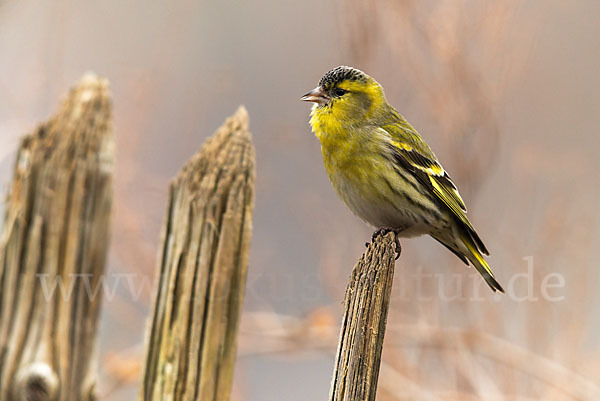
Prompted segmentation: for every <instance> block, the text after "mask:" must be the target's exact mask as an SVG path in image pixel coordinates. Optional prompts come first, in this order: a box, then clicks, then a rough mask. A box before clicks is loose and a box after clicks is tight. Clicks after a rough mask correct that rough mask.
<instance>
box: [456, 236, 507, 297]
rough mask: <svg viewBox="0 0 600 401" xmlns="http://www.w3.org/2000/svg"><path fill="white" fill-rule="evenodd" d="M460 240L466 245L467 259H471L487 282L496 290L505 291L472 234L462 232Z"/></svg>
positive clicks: (464, 253)
mask: <svg viewBox="0 0 600 401" xmlns="http://www.w3.org/2000/svg"><path fill="white" fill-rule="evenodd" d="M460 240H461V241H462V243H463V244H464V246H465V247H466V252H462V253H463V255H464V256H465V257H466V258H467V259H469V261H470V262H471V264H472V265H473V266H475V268H476V269H477V271H478V272H479V274H481V275H482V276H483V279H484V280H485V282H486V283H487V284H488V285H489V286H490V288H491V289H492V290H493V291H494V292H496V291H500V292H502V293H503V292H504V288H502V286H501V285H500V283H498V281H496V279H495V278H494V273H492V269H491V268H490V265H488V263H487V262H486V261H485V259H484V258H483V255H482V254H481V252H480V251H479V249H478V247H477V245H476V244H475V242H474V241H473V238H471V236H470V235H469V234H468V233H466V232H465V233H462V235H461V236H460Z"/></svg>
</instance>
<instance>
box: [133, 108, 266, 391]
mask: <svg viewBox="0 0 600 401" xmlns="http://www.w3.org/2000/svg"><path fill="white" fill-rule="evenodd" d="M254 174H255V173H254V146H253V145H252V139H251V135H250V132H249V131H248V114H247V112H246V110H245V109H244V108H243V107H240V109H238V111H237V112H236V113H235V115H234V116H233V117H231V118H229V119H228V120H227V121H226V122H225V124H224V125H223V126H222V127H221V128H219V130H217V132H216V133H215V134H214V135H213V136H212V137H211V138H210V139H209V140H208V141H207V142H206V143H205V144H204V145H203V146H202V148H201V149H200V151H199V152H198V153H197V154H196V155H195V156H194V157H193V158H192V159H191V160H190V161H189V162H188V163H187V164H186V165H185V166H184V167H183V169H182V170H181V172H180V173H179V175H178V176H177V177H176V178H175V180H174V181H173V182H172V183H171V185H170V189H169V205H168V208H167V216H166V219H165V224H164V231H163V239H162V250H161V255H160V262H159V264H160V268H159V278H158V289H157V295H156V300H155V305H154V312H153V315H152V321H151V326H150V331H149V335H148V338H147V347H148V350H147V357H146V365H145V372H144V376H143V381H142V385H141V387H142V388H141V393H140V400H144V401H150V400H156V401H162V400H173V401H183V400H186V401H187V400H211V401H225V400H228V399H229V394H230V391H231V382H232V377H233V366H234V360H235V352H236V335H237V328H238V318H239V315H240V309H241V305H242V299H243V294H244V286H245V281H246V270H247V265H248V251H249V244H250V237H251V232H252V212H253V207H254Z"/></svg>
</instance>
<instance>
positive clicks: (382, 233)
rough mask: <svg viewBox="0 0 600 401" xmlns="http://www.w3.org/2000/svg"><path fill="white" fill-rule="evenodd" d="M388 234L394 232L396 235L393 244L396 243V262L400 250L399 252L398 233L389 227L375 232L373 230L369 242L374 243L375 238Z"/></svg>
mask: <svg viewBox="0 0 600 401" xmlns="http://www.w3.org/2000/svg"><path fill="white" fill-rule="evenodd" d="M389 232H394V233H395V234H396V236H395V237H394V238H395V242H396V259H395V260H398V258H399V257H400V250H401V246H400V239H399V238H398V231H397V230H396V229H394V228H391V227H381V228H378V229H377V230H375V231H374V232H373V235H372V236H371V242H373V241H375V239H376V238H377V237H379V236H380V235H386V234H387V233H389ZM365 245H366V246H368V245H369V243H366V244H365Z"/></svg>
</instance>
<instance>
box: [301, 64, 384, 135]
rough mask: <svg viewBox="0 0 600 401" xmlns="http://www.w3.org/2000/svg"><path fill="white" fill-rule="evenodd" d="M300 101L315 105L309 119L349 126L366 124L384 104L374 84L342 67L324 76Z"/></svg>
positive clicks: (370, 79)
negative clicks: (326, 120) (316, 118)
mask: <svg viewBox="0 0 600 401" xmlns="http://www.w3.org/2000/svg"><path fill="white" fill-rule="evenodd" d="M301 100H304V101H307V102H313V103H314V104H315V105H314V106H313V116H317V117H319V118H321V119H331V120H333V121H335V122H337V123H341V124H345V123H347V124H353V125H354V124H357V123H359V122H368V121H369V120H370V119H371V118H373V117H375V116H376V114H377V111H378V110H380V109H381V108H382V106H383V105H385V104H387V103H386V100H385V95H384V93H383V89H382V87H381V85H379V83H378V82H377V81H375V80H374V79H373V78H371V77H370V76H368V75H367V74H365V73H364V72H362V71H360V70H357V69H356V68H352V67H346V66H340V67H336V68H334V69H332V70H330V71H329V72H327V73H326V74H325V75H324V76H323V78H321V80H320V81H319V86H317V87H316V88H315V89H313V90H311V91H310V92H308V93H307V94H305V95H304V96H302V98H301ZM333 121H332V122H333Z"/></svg>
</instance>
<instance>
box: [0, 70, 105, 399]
mask: <svg viewBox="0 0 600 401" xmlns="http://www.w3.org/2000/svg"><path fill="white" fill-rule="evenodd" d="M110 120H111V101H110V95H109V92H108V83H107V81H106V80H104V79H102V78H99V77H97V76H95V75H93V74H88V75H86V76H84V77H83V78H82V79H81V81H80V82H79V83H78V85H77V86H76V87H75V88H73V89H72V90H71V92H70V93H69V96H68V97H67V99H66V100H65V102H64V103H63V104H62V106H61V108H60V109H59V111H58V112H57V113H56V114H55V115H54V117H52V118H51V119H50V120H49V121H48V122H46V123H44V124H42V125H40V126H39V127H38V128H37V129H36V130H35V131H34V132H33V133H32V134H30V135H27V136H25V137H24V138H23V139H22V141H21V144H20V147H19V150H18V153H17V160H16V163H15V171H14V176H13V179H12V183H11V185H10V188H9V191H8V196H7V200H6V210H5V214H4V224H3V226H2V232H1V234H0V400H6V401H16V400H19V401H20V400H28V401H46V400H47V401H68V400H73V401H75V400H78V401H79V400H86V401H87V400H93V399H94V398H95V396H94V386H95V381H96V372H95V368H96V366H95V363H96V360H95V359H96V358H95V356H96V328H97V323H98V312H99V309H100V301H101V291H96V290H97V289H98V286H99V284H100V283H99V280H100V279H101V275H102V274H103V273H104V266H105V261H106V253H107V249H108V240H109V220H110V211H111V204H112V176H113V164H114V142H113V136H112V129H111V121H110Z"/></svg>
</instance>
